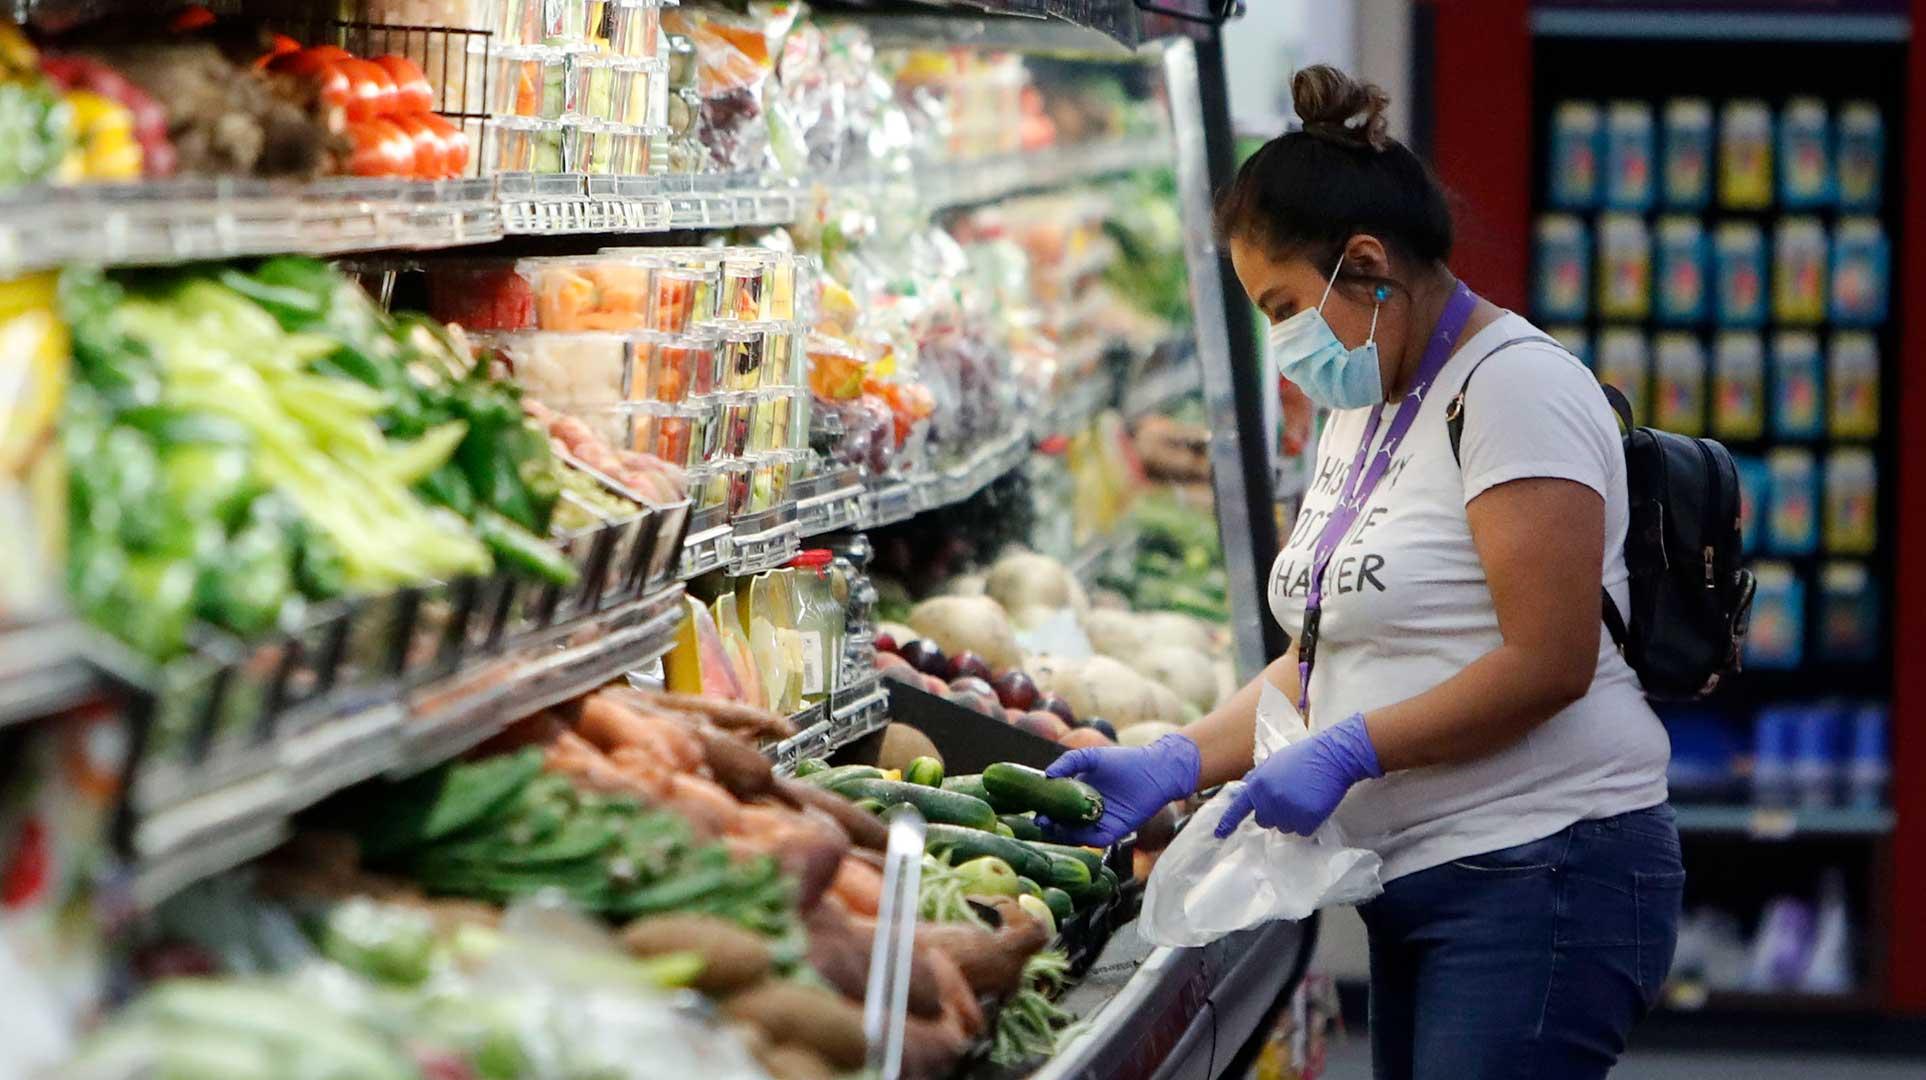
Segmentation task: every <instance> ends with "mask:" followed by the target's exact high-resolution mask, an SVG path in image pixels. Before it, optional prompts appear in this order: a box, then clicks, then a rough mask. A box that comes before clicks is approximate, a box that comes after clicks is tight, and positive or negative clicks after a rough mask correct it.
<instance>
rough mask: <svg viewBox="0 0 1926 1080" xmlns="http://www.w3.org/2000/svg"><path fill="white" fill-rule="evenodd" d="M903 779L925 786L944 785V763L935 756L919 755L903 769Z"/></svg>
mask: <svg viewBox="0 0 1926 1080" xmlns="http://www.w3.org/2000/svg"><path fill="white" fill-rule="evenodd" d="M903 779H904V780H905V781H908V782H909V783H912V784H920V785H922V786H923V787H942V786H943V763H942V762H940V761H938V760H936V759H935V758H933V757H919V758H917V759H915V760H914V761H911V762H910V763H909V765H908V766H907V767H905V768H904V769H903Z"/></svg>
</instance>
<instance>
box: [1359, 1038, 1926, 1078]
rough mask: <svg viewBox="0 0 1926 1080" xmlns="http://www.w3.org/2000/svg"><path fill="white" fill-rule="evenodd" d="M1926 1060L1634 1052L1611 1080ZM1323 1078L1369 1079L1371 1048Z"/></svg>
mask: <svg viewBox="0 0 1926 1080" xmlns="http://www.w3.org/2000/svg"><path fill="white" fill-rule="evenodd" d="M1922 1075H1926V1063H1922V1062H1919V1061H1902V1060H1898V1059H1894V1058H1864V1057H1848V1056H1845V1055H1827V1056H1823V1057H1821V1056H1815V1055H1810V1054H1730V1053H1707V1054H1695V1053H1684V1052H1680V1051H1675V1050H1667V1051H1651V1052H1648V1053H1639V1052H1637V1051H1633V1052H1632V1053H1631V1054H1630V1055H1628V1056H1627V1057H1626V1058H1625V1060H1624V1061H1623V1062H1622V1063H1621V1064H1620V1065H1619V1067H1618V1068H1617V1069H1616V1070H1614V1071H1613V1073H1612V1080H1919V1077H1920V1076H1922ZM1324 1078H1325V1080H1371V1050H1370V1045H1369V1043H1368V1042H1366V1041H1365V1040H1364V1039H1363V1038H1361V1037H1359V1038H1352V1039H1347V1040H1345V1041H1344V1043H1343V1045H1340V1046H1335V1047H1333V1048H1332V1052H1331V1058H1330V1062H1329V1068H1327V1069H1326V1070H1325V1072H1324Z"/></svg>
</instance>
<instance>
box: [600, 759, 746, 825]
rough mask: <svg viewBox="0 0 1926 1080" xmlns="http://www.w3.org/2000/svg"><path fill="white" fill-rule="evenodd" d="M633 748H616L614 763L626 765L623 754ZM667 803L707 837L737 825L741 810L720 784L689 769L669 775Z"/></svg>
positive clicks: (740, 805)
mask: <svg viewBox="0 0 1926 1080" xmlns="http://www.w3.org/2000/svg"><path fill="white" fill-rule="evenodd" d="M634 753H635V751H632V750H618V751H616V752H615V755H614V757H615V762H616V764H617V765H623V766H626V765H627V764H628V762H626V761H624V760H623V758H624V756H625V755H631V754H634ZM663 801H664V803H665V804H666V805H668V806H669V807H670V808H671V809H673V810H675V811H676V812H677V813H679V814H681V815H682V816H683V817H685V818H688V819H689V823H690V824H691V825H693V826H695V828H696V831H697V832H699V833H701V834H703V835H704V836H707V837H711V838H713V837H717V836H721V835H723V834H725V833H727V832H729V830H731V829H733V828H734V827H735V825H736V821H737V819H738V818H739V817H740V815H741V814H742V804H741V803H739V802H737V801H736V800H735V797H734V796H732V795H730V794H729V793H728V792H726V791H724V790H722V788H721V787H720V786H718V785H716V784H714V783H712V782H710V781H708V780H704V779H702V778H701V777H699V776H691V775H689V774H688V773H674V774H672V775H670V777H669V793H668V797H667V798H666V799H664V800H663Z"/></svg>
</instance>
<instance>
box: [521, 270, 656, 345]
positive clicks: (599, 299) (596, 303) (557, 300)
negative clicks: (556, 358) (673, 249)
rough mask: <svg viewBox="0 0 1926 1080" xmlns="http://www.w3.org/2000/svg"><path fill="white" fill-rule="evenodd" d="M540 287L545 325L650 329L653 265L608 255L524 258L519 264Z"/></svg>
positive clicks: (540, 317)
mask: <svg viewBox="0 0 1926 1080" xmlns="http://www.w3.org/2000/svg"><path fill="white" fill-rule="evenodd" d="M515 269H516V272H518V273H519V274H521V276H522V277H523V278H525V279H526V280H527V281H528V283H529V286H530V287H531V289H532V290H533V291H534V293H535V323H536V325H537V326H539V327H540V328H542V329H544V330H620V331H631V330H646V329H648V321H649V287H650V268H649V267H648V266H646V265H639V264H636V263H633V262H628V261H625V260H621V259H614V258H609V257H607V256H600V255H590V256H581V257H573V256H564V257H559V258H535V259H523V260H521V261H520V262H518V263H516V264H515Z"/></svg>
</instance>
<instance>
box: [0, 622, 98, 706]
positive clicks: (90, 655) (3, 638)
mask: <svg viewBox="0 0 1926 1080" xmlns="http://www.w3.org/2000/svg"><path fill="white" fill-rule="evenodd" d="M110 645H111V641H110V639H107V638H105V636H104V635H101V634H97V633H93V632H91V631H89V630H88V629H87V628H86V626H85V625H84V624H81V623H79V622H75V621H74V620H72V619H68V618H64V617H61V618H55V619H52V620H36V621H33V622H28V623H21V624H18V625H13V626H8V627H5V628H0V728H4V727H7V726H8V725H10V724H16V723H21V722H24V721H27V720H34V719H37V718H39V717H43V716H51V715H53V714H54V713H58V712H61V711H63V710H65V709H69V708H72V707H74V706H76V705H80V704H82V703H84V702H85V701H87V700H88V699H89V698H91V697H93V696H94V695H95V694H97V693H99V692H100V690H101V689H102V687H103V682H104V680H103V672H102V669H101V667H100V665H99V660H98V654H99V652H100V650H101V649H102V648H103V647H108V646H110ZM123 662H124V661H123Z"/></svg>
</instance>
